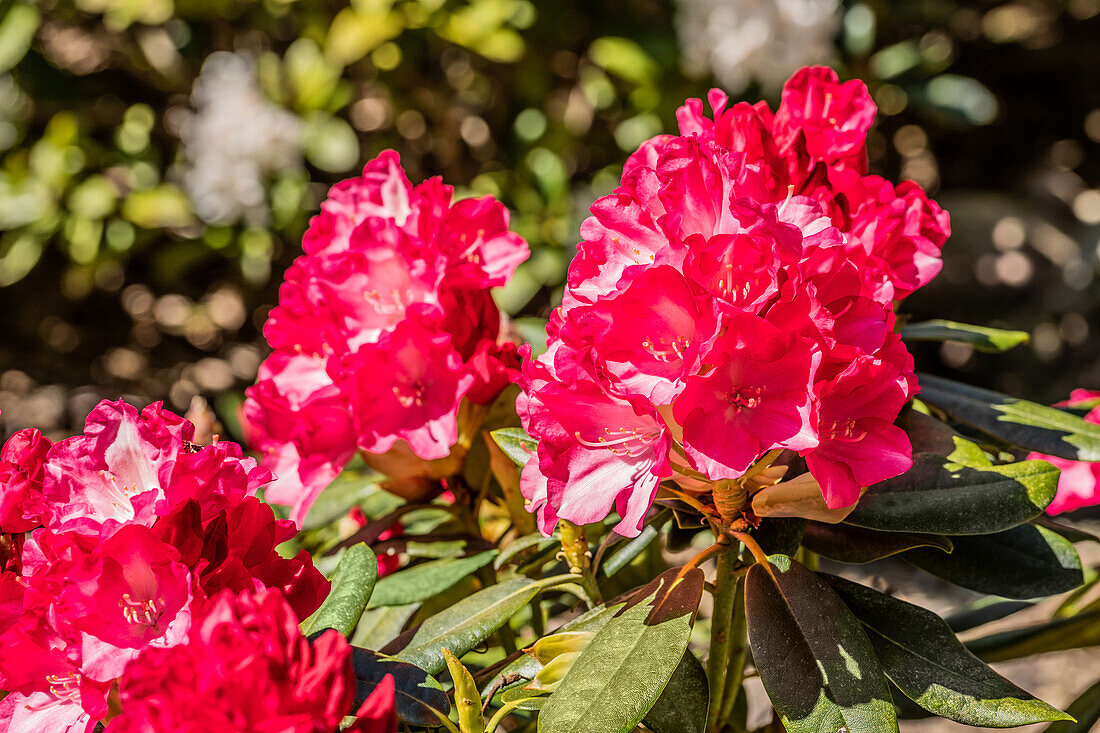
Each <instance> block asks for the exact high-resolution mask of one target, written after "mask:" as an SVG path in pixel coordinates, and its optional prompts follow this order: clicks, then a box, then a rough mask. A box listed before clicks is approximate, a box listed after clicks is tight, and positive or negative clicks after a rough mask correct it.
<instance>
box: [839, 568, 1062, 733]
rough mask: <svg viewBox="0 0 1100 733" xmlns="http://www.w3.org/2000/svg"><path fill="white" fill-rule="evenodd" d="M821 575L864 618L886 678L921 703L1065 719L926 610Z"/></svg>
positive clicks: (1020, 720)
mask: <svg viewBox="0 0 1100 733" xmlns="http://www.w3.org/2000/svg"><path fill="white" fill-rule="evenodd" d="M821 578H822V579H823V580H824V581H825V582H826V583H828V584H829V585H830V586H831V587H832V589H833V591H835V592H836V594H837V595H839V596H840V599H841V600H842V601H844V603H845V605H847V606H848V608H849V609H850V610H851V611H852V613H854V614H855V615H856V618H858V619H859V620H860V622H861V623H862V624H863V625H864V627H865V628H866V630H867V636H868V638H869V639H870V640H871V645H872V646H873V647H874V648H875V654H876V655H877V656H878V659H879V662H881V663H882V669H883V671H885V672H886V675H887V676H888V677H889V678H890V681H892V682H893V683H894V684H895V685H897V686H898V688H899V689H900V690H901V691H902V692H904V693H905V695H906V696H907V697H909V699H911V700H913V702H915V703H917V704H918V705H920V706H921V707H923V708H924V709H926V710H928V711H930V712H933V713H935V714H936V715H939V716H941V717H944V718H950V719H951V720H954V721H956V722H959V723H964V724H966V725H973V726H984V727H988V728H1008V727H1012V726H1017V725H1028V724H1031V723H1040V722H1046V721H1051V720H1065V719H1066V714H1065V713H1063V712H1061V711H1060V710H1058V709H1056V708H1054V707H1051V706H1050V705H1048V704H1047V703H1045V702H1043V701H1042V700H1038V699H1036V698H1035V697H1033V696H1032V695H1030V694H1028V693H1027V692H1025V691H1023V690H1021V689H1020V688H1019V687H1017V686H1016V685H1014V684H1012V683H1011V682H1009V681H1008V680H1006V679H1005V678H1004V677H1001V676H1000V675H999V674H997V673H996V672H994V671H993V670H992V669H991V668H990V667H989V666H988V665H987V664H985V662H983V661H981V660H980V659H978V658H977V657H975V656H974V655H973V654H971V653H970V652H969V651H967V649H966V647H964V646H963V644H962V642H960V641H959V640H958V639H957V638H955V634H953V633H952V632H951V629H949V628H948V626H947V624H946V623H944V622H943V620H942V619H941V618H940V617H939V616H937V615H936V614H934V613H932V612H931V611H928V610H926V609H923V608H921V607H920V606H914V605H913V604H911V603H906V602H905V601H901V600H898V599H897V598H893V597H891V596H888V595H886V594H884V593H879V592H878V591H876V590H872V589H870V588H867V587H865V586H862V585H859V584H857V583H852V582H851V581H848V580H844V579H842V578H837V577H834V576H831V575H824V574H822V575H821Z"/></svg>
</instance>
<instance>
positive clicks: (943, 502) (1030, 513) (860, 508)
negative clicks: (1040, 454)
mask: <svg viewBox="0 0 1100 733" xmlns="http://www.w3.org/2000/svg"><path fill="white" fill-rule="evenodd" d="M1058 474H1059V471H1058V469H1057V468H1055V467H1054V466H1052V465H1050V464H1049V463H1047V462H1045V461H1021V462H1019V463H1010V464H1007V465H1003V466H986V467H981V468H974V467H971V466H964V465H961V464H959V463H956V462H952V461H950V460H948V459H946V458H943V457H941V456H937V455H933V454H931V453H922V454H920V455H917V456H916V457H915V459H914V462H913V467H912V468H911V469H909V470H908V471H906V472H905V473H903V474H902V475H901V476H898V477H896V478H892V479H889V480H887V481H883V482H881V483H878V484H875V485H874V486H872V487H871V488H870V489H869V490H868V491H867V493H865V494H864V495H863V498H861V499H860V501H859V504H858V505H857V506H856V508H855V511H853V512H852V513H851V514H850V515H849V516H848V518H847V519H846V520H845V522H847V523H848V524H854V525H856V526H858V527H865V528H867V529H877V530H883V531H886V532H918V533H924V534H946V535H969V534H989V533H991V532H999V531H1001V530H1005V529H1009V528H1011V527H1015V526H1017V525H1019V524H1022V523H1024V522H1026V521H1028V520H1029V519H1031V518H1032V517H1035V516H1037V515H1038V514H1040V513H1041V512H1042V511H1043V509H1045V508H1046V506H1047V505H1048V504H1049V503H1050V502H1051V500H1052V499H1053V498H1054V493H1055V491H1056V490H1057V488H1058Z"/></svg>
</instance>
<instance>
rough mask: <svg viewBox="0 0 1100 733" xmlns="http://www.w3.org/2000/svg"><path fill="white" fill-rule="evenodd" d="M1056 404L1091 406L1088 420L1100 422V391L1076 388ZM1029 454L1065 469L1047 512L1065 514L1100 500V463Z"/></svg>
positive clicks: (1033, 457)
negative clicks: (1065, 398) (1067, 397)
mask: <svg viewBox="0 0 1100 733" xmlns="http://www.w3.org/2000/svg"><path fill="white" fill-rule="evenodd" d="M1055 407H1077V408H1089V412H1088V413H1087V414H1086V415H1085V420H1086V421H1088V422H1090V423H1093V424H1094V425H1100V392H1093V391H1091V390H1087V389H1075V390H1073V391H1072V392H1071V393H1070V396H1069V399H1068V400H1065V401H1064V402H1059V403H1057V404H1056V405H1055ZM1028 458H1029V459H1040V460H1044V461H1048V462H1050V463H1052V464H1054V465H1055V466H1057V467H1058V468H1059V469H1060V470H1061V472H1062V473H1061V475H1060V476H1059V477H1058V492H1057V493H1056V494H1055V495H1054V501H1052V502H1050V505H1049V506H1048V507H1047V509H1046V512H1047V514H1062V513H1063V512H1072V511H1073V510H1075V509H1082V508H1084V507H1088V506H1095V505H1096V504H1100V463H1089V462H1087V461H1071V460H1068V459H1066V458H1059V457H1058V456H1048V455H1044V454H1042V453H1034V452H1032V453H1029V454H1028Z"/></svg>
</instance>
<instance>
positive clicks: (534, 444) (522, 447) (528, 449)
mask: <svg viewBox="0 0 1100 733" xmlns="http://www.w3.org/2000/svg"><path fill="white" fill-rule="evenodd" d="M489 435H491V436H492V438H493V440H495V441H496V444H497V445H499V446H500V449H501V450H503V451H504V453H505V454H506V455H507V456H508V457H509V458H511V459H512V460H513V461H515V464H516V465H517V466H524V465H526V464H527V461H528V459H529V458H531V456H533V455H535V450H536V449H537V448H538V445H539V442H538V441H537V440H535V439H534V438H532V437H531V436H530V435H528V434H527V433H526V432H524V430H523V428H500V429H499V430H494V431H493V432H491V433H489Z"/></svg>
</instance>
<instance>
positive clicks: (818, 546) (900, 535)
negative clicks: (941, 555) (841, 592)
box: [802, 522, 954, 564]
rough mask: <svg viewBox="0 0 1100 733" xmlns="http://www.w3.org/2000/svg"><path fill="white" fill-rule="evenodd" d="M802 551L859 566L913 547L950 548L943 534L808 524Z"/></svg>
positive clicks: (952, 546)
mask: <svg viewBox="0 0 1100 733" xmlns="http://www.w3.org/2000/svg"><path fill="white" fill-rule="evenodd" d="M802 544H803V545H804V546H805V547H806V549H808V550H811V551H813V552H816V553H817V554H818V555H821V556H822V557H827V558H829V559H830V560H836V561H837V562H845V563H852V564H861V563H867V562H874V561H875V560H881V559H882V558H884V557H890V556H891V555H896V554H898V553H899V552H905V551H906V550H912V549H913V548H916V547H934V548H936V549H938V550H941V551H943V552H951V550H952V549H953V548H954V545H952V544H951V540H950V539H948V538H947V537H944V536H943V535H934V534H911V533H908V532H877V531H875V530H873V529H864V528H863V527H853V526H850V525H847V524H822V523H820V522H810V523H809V524H807V525H806V531H805V533H804V534H803V536H802Z"/></svg>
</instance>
